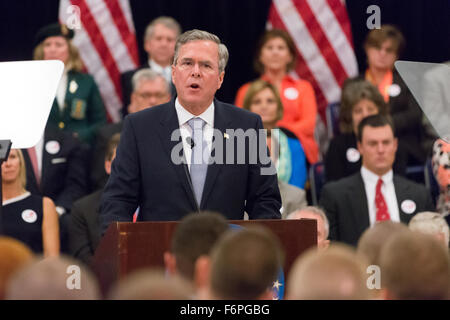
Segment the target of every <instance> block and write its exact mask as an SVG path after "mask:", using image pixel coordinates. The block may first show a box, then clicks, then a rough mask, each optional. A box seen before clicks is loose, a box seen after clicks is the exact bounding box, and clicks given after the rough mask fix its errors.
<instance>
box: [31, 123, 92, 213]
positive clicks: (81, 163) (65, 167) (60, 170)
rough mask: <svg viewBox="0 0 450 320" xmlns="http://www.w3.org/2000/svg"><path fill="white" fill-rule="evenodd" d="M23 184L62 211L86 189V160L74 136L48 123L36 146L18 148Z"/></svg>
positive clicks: (64, 211)
mask: <svg viewBox="0 0 450 320" xmlns="http://www.w3.org/2000/svg"><path fill="white" fill-rule="evenodd" d="M22 153H23V157H24V160H25V166H26V169H27V187H26V189H27V190H28V191H30V192H31V193H32V194H36V195H41V196H45V197H49V198H50V199H52V200H53V202H54V203H55V205H56V211H57V212H58V213H59V214H60V215H62V214H64V213H68V212H70V210H71V209H72V204H73V202H74V201H76V200H78V199H79V198H81V197H82V196H84V195H85V194H86V192H87V190H88V184H87V180H86V178H87V176H88V175H87V170H86V168H87V161H86V157H85V156H86V155H85V153H84V150H83V148H82V147H81V145H80V143H79V142H78V139H76V138H74V137H73V136H72V135H71V134H69V133H67V132H63V131H60V130H58V129H57V128H54V127H52V126H51V125H48V126H47V127H46V128H45V132H44V136H43V137H42V139H40V140H39V141H38V143H37V144H36V146H34V147H31V148H29V149H27V150H25V149H23V150H22Z"/></svg>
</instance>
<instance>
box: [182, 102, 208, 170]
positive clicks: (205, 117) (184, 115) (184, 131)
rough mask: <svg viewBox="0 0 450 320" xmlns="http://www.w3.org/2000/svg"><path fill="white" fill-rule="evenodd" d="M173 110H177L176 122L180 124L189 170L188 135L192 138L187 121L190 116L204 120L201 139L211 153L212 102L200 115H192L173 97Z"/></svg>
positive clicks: (189, 150) (189, 147) (190, 150)
mask: <svg viewBox="0 0 450 320" xmlns="http://www.w3.org/2000/svg"><path fill="white" fill-rule="evenodd" d="M175 110H176V111H177V116H178V124H179V126H180V132H181V138H182V139H183V152H184V155H185V157H186V162H187V164H188V168H189V170H191V154H192V149H191V145H190V144H189V143H188V141H187V140H188V137H189V138H190V139H192V129H191V127H190V126H189V124H188V121H189V120H191V119H192V118H201V119H203V121H205V126H204V127H203V140H204V141H206V143H207V148H208V150H209V152H210V153H211V148H212V139H213V134H214V102H212V103H211V104H210V105H209V107H208V108H207V109H206V110H205V111H204V112H203V113H202V114H200V115H198V116H194V115H193V114H192V113H190V112H189V111H187V110H186V109H185V108H184V107H183V106H182V105H181V104H180V102H179V101H178V98H176V99H175Z"/></svg>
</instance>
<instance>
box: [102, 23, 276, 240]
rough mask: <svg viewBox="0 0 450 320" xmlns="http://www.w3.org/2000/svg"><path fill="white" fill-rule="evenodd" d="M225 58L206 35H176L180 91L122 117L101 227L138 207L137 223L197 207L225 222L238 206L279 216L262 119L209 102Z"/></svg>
mask: <svg viewBox="0 0 450 320" xmlns="http://www.w3.org/2000/svg"><path fill="white" fill-rule="evenodd" d="M227 60H228V50H227V48H226V46H225V45H224V44H222V43H221V42H220V40H219V38H218V37H217V36H215V35H213V34H211V33H208V32H206V31H201V30H191V31H188V32H185V33H184V34H182V35H181V36H180V37H179V38H178V40H177V44H176V48H175V57H174V62H173V65H172V79H173V82H174V84H175V87H176V89H177V94H178V96H177V98H176V99H172V100H171V101H170V102H169V103H167V104H163V105H159V106H155V107H152V108H149V109H146V110H143V111H141V112H138V113H135V114H131V115H129V116H127V117H126V118H125V121H124V125H123V130H122V135H121V139H120V143H119V147H118V148H117V156H116V159H115V161H114V163H113V165H112V170H111V176H110V178H109V180H108V183H107V184H106V187H105V191H104V193H103V197H102V208H101V216H102V231H103V232H104V231H105V230H106V228H107V227H108V225H109V224H110V223H111V222H115V221H131V220H132V217H133V214H134V212H135V211H136V209H137V207H138V206H139V208H140V211H139V215H138V220H139V221H148V220H150V221H167V220H179V219H181V218H182V217H183V216H185V215H186V214H188V213H189V212H193V211H200V210H210V211H218V212H221V213H222V214H223V215H224V216H225V217H226V218H228V219H243V217H244V211H246V212H247V213H248V215H249V218H250V219H274V218H275V219H279V218H280V217H281V215H280V208H281V197H280V192H279V189H278V184H277V175H276V170H275V168H274V166H273V164H272V162H271V161H270V156H269V153H268V149H267V145H266V140H265V139H266V137H265V136H264V137H261V135H260V134H259V133H260V131H262V128H263V127H262V121H261V118H260V117H259V116H258V115H256V114H253V113H250V112H248V111H247V110H242V109H240V108H236V107H235V106H233V105H229V104H225V103H222V102H220V101H218V100H216V99H214V95H215V93H216V91H217V90H218V89H219V88H220V87H221V85H222V82H223V78H224V74H225V72H224V70H225V66H226V63H227ZM225 145H226V148H225ZM247 151H248V152H247ZM258 151H259V152H258ZM189 160H191V161H189Z"/></svg>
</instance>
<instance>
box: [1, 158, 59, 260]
mask: <svg viewBox="0 0 450 320" xmlns="http://www.w3.org/2000/svg"><path fill="white" fill-rule="evenodd" d="M25 186H26V172H25V162H24V159H23V155H22V151H21V150H19V149H12V150H11V151H10V153H9V157H8V160H7V161H5V162H4V163H3V164H2V188H3V212H2V225H3V233H4V235H7V236H10V237H12V238H16V239H18V240H20V241H22V242H23V243H25V244H26V245H27V246H29V247H30V248H31V249H32V250H33V251H34V252H35V253H43V254H44V256H46V257H50V256H57V255H58V254H59V246H60V245H59V223H58V214H57V212H56V208H55V204H54V203H53V201H52V200H51V199H50V198H47V197H41V196H37V195H32V194H30V192H28V191H27V190H25Z"/></svg>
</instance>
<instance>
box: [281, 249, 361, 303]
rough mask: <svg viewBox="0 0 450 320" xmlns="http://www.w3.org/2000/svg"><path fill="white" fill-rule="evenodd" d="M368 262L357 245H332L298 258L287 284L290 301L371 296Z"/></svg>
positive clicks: (348, 298) (309, 251)
mask: <svg viewBox="0 0 450 320" xmlns="http://www.w3.org/2000/svg"><path fill="white" fill-rule="evenodd" d="M366 279H367V274H366V270H365V262H363V260H362V259H360V258H359V257H358V256H357V255H356V252H355V250H354V249H353V248H351V247H349V246H346V245H343V244H332V245H331V246H330V247H329V248H328V249H327V250H319V251H317V250H313V249H310V250H308V251H307V252H305V253H304V254H303V255H301V256H300V257H298V258H297V260H296V261H295V263H294V265H293V267H292V269H291V272H290V274H289V278H288V283H287V290H288V291H287V298H288V299H290V300H360V299H368V298H369V290H368V289H367V286H366Z"/></svg>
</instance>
